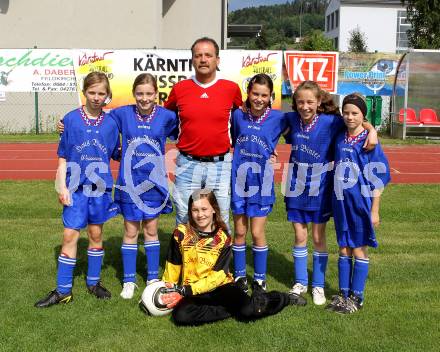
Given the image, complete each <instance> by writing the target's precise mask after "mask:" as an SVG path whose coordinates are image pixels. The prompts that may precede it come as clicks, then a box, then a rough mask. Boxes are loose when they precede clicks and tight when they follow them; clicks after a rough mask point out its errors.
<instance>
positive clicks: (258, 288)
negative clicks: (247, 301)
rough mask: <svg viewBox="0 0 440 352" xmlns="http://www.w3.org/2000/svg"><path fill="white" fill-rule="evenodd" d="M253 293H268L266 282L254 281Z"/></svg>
mask: <svg viewBox="0 0 440 352" xmlns="http://www.w3.org/2000/svg"><path fill="white" fill-rule="evenodd" d="M251 286H252V292H253V293H254V294H255V293H261V292H266V291H267V286H266V281H264V280H254V281H252V285H251Z"/></svg>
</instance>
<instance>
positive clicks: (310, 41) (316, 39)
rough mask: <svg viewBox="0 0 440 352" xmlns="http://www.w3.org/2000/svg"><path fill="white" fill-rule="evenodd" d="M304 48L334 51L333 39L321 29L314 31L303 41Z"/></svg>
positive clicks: (302, 46)
mask: <svg viewBox="0 0 440 352" xmlns="http://www.w3.org/2000/svg"><path fill="white" fill-rule="evenodd" d="M301 48H302V50H307V51H332V50H334V47H333V41H332V40H331V39H329V38H326V37H325V36H324V33H323V32H322V31H320V30H319V29H316V30H314V31H312V32H311V33H310V34H309V35H308V36H306V37H305V38H304V40H303V41H302V43H301Z"/></svg>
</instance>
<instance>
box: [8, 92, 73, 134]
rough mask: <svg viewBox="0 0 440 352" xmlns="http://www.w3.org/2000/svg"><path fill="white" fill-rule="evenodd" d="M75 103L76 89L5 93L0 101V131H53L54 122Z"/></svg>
mask: <svg viewBox="0 0 440 352" xmlns="http://www.w3.org/2000/svg"><path fill="white" fill-rule="evenodd" d="M78 104H79V102H78V93H76V92H73V93H58V92H57V93H48V92H43V93H42V92H40V93H17V92H5V93H4V95H3V96H2V99H1V100H0V134H5V133H51V132H54V131H55V124H56V121H58V120H59V119H60V118H62V117H63V116H64V115H65V114H66V113H67V112H68V111H70V110H73V109H74V108H75V107H78Z"/></svg>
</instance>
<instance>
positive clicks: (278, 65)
mask: <svg viewBox="0 0 440 352" xmlns="http://www.w3.org/2000/svg"><path fill="white" fill-rule="evenodd" d="M282 64H283V56H282V51H276V50H223V51H220V72H219V73H220V77H222V78H226V79H229V80H231V81H234V82H237V84H238V85H239V86H240V88H241V93H242V95H243V100H246V98H247V86H248V83H249V81H250V79H251V78H252V77H253V76H255V75H256V74H258V73H265V74H267V75H268V76H270V77H271V78H272V81H273V86H274V91H273V94H272V99H273V103H272V107H273V108H274V109H281V83H282V75H281V72H282Z"/></svg>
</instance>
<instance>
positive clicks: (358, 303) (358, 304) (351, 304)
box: [333, 294, 362, 314]
mask: <svg viewBox="0 0 440 352" xmlns="http://www.w3.org/2000/svg"><path fill="white" fill-rule="evenodd" d="M361 308H362V300H361V298H360V297H357V296H355V295H353V294H351V295H350V296H348V298H346V299H345V300H344V303H343V304H341V305H340V306H338V307H336V308H335V309H334V310H333V311H334V312H336V313H339V314H352V313H355V312H357V311H358V310H359V309H361Z"/></svg>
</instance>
